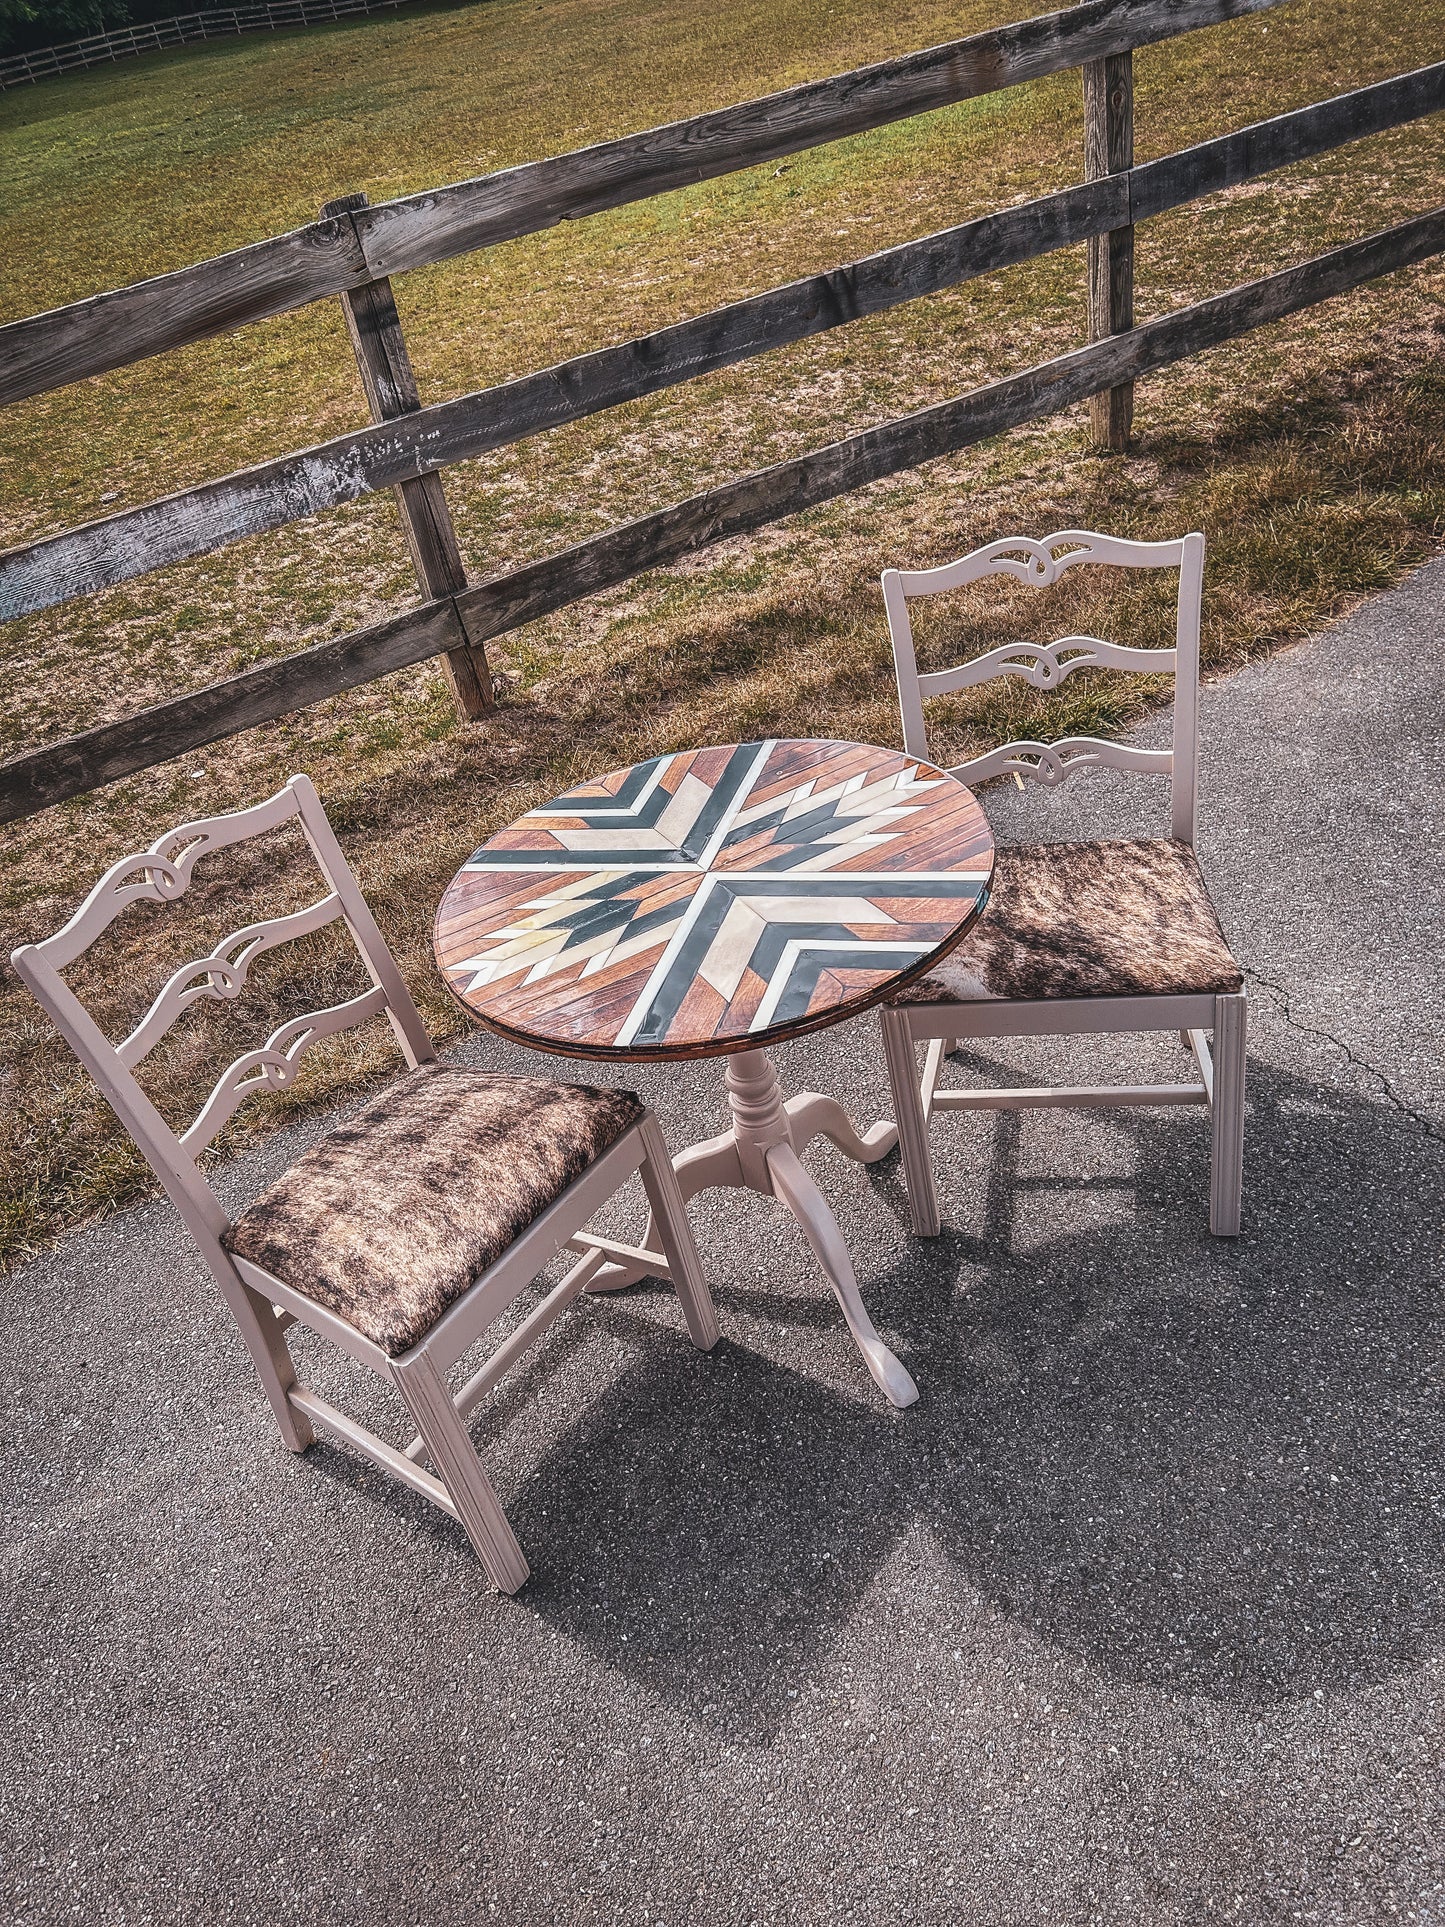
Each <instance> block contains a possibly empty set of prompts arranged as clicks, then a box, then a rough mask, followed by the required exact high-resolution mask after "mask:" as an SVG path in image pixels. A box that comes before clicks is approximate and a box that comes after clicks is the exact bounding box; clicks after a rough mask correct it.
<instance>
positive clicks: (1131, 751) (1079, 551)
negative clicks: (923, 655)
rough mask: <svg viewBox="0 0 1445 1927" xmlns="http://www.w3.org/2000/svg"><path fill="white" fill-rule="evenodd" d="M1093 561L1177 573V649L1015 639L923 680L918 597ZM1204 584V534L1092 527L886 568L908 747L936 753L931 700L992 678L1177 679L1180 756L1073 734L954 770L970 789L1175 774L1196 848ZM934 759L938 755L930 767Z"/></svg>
mask: <svg viewBox="0 0 1445 1927" xmlns="http://www.w3.org/2000/svg"><path fill="white" fill-rule="evenodd" d="M1082 562H1098V563H1106V564H1111V565H1113V566H1114V567H1116V568H1124V569H1177V570H1178V571H1179V601H1178V610H1177V616H1176V622H1175V641H1174V647H1173V648H1172V649H1137V648H1132V647H1128V646H1126V645H1124V644H1121V643H1116V642H1103V641H1101V640H1100V639H1099V638H1098V637H1097V636H1064V637H1062V638H1061V639H1060V640H1059V641H1058V642H1052V643H1046V644H1036V643H1031V642H1012V643H1004V644H1003V645H1001V646H1000V647H999V648H997V649H990V650H989V651H988V652H987V654H985V655H982V656H978V657H977V658H975V660H974V661H972V662H969V663H965V664H963V666H962V667H960V668H957V669H943V670H939V671H937V672H936V673H933V674H930V675H926V676H921V675H920V674H919V673H918V663H917V660H916V658H915V655H914V648H913V627H912V624H911V623H910V621H909V618H908V601H909V598H910V597H912V596H927V595H939V594H941V593H942V592H943V591H945V590H948V589H961V588H962V587H963V586H964V584H965V583H969V582H977V581H978V580H979V579H980V578H981V577H983V576H990V575H1009V576H1012V577H1013V578H1014V579H1015V580H1016V581H1018V582H1023V583H1026V584H1027V585H1028V586H1029V587H1030V588H1035V589H1042V588H1046V587H1048V585H1049V584H1050V583H1053V582H1057V581H1058V579H1059V577H1060V576H1061V575H1063V573H1064V571H1065V570H1066V569H1072V568H1077V567H1078V565H1079V564H1080V563H1082ZM1203 580H1204V537H1203V536H1202V535H1198V534H1194V535H1185V536H1181V537H1180V538H1179V539H1178V540H1177V541H1174V542H1125V541H1121V540H1120V539H1119V538H1118V537H1117V536H1112V535H1098V534H1095V533H1094V532H1093V531H1092V530H1089V529H1061V530H1060V531H1059V532H1058V533H1057V534H1056V535H1050V536H1047V537H1045V539H1044V540H1043V541H1042V542H1035V541H1032V540H1030V539H1029V538H1028V537H1026V536H1005V537H1004V538H1003V539H1002V540H1000V541H997V542H990V543H989V544H988V545H987V547H986V548H982V549H976V550H975V551H974V552H973V554H972V555H966V556H963V557H962V558H961V559H960V560H959V561H957V562H945V563H944V564H943V565H942V566H941V567H939V568H936V569H913V570H900V569H885V570H884V572H883V606H884V609H885V610H886V611H887V615H888V630H889V634H890V635H891V637H892V639H893V662H894V666H895V668H896V670H897V674H898V704H899V708H900V709H901V711H902V713H903V746H904V748H905V749H906V750H907V751H908V753H909V754H910V755H911V756H921V757H925V758H927V757H928V732H927V728H926V726H925V724H924V719H923V704H924V699H925V698H926V697H929V696H944V695H948V694H949V693H951V692H952V691H953V690H956V689H967V688H970V687H972V686H973V685H974V684H976V683H983V682H988V681H989V680H991V678H993V677H994V676H1019V677H1022V679H1023V680H1024V681H1025V682H1027V683H1029V684H1030V685H1031V686H1032V687H1033V688H1035V689H1057V688H1058V686H1059V684H1060V683H1061V682H1063V681H1064V679H1065V677H1066V676H1070V675H1072V674H1073V672H1074V671H1075V670H1076V669H1083V668H1085V667H1089V668H1102V669H1132V670H1136V671H1142V672H1144V673H1145V674H1147V675H1158V674H1160V673H1161V672H1172V673H1173V676H1174V735H1173V743H1172V746H1171V747H1170V748H1169V749H1137V748H1135V747H1134V746H1133V745H1132V744H1129V743H1112V742H1107V741H1105V740H1104V739H1102V738H1100V737H1097V736H1068V737H1065V738H1063V740H1062V741H1060V742H1056V743H1035V742H1026V741H1018V742H1012V743H1004V744H1002V745H1001V746H1000V747H999V748H998V749H994V750H990V751H989V752H988V753H987V754H986V755H983V756H976V757H975V758H974V759H973V760H972V761H971V762H968V763H960V764H959V765H958V766H957V767H956V768H955V769H953V770H952V771H951V772H950V774H951V775H953V776H956V777H958V779H959V780H960V782H963V783H979V782H982V781H984V779H985V778H987V777H990V776H1000V775H1005V774H1007V773H1008V772H1010V771H1015V772H1017V773H1018V774H1019V775H1020V776H1030V777H1033V778H1034V780H1035V781H1037V782H1040V783H1043V784H1045V785H1046V786H1047V787H1048V788H1050V789H1056V788H1057V787H1058V785H1059V784H1060V783H1062V782H1064V781H1065V780H1066V779H1067V778H1068V777H1070V776H1074V775H1077V774H1078V772H1079V771H1080V770H1085V769H1097V768H1099V767H1101V766H1103V767H1107V768H1109V769H1126V770H1148V771H1152V772H1154V773H1156V774H1167V775H1169V776H1170V777H1171V779H1172V781H1171V808H1170V834H1171V835H1172V836H1176V837H1181V838H1182V839H1183V840H1184V841H1185V842H1186V843H1193V841H1194V817H1195V798H1196V794H1197V788H1198V762H1199V608H1200V596H1201V591H1202V587H1203ZM929 760H931V758H930V759H929Z"/></svg>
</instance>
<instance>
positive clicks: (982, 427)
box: [0, 209, 1445, 822]
mask: <svg viewBox="0 0 1445 1927" xmlns="http://www.w3.org/2000/svg"><path fill="white" fill-rule="evenodd" d="M1442 251H1445V209H1438V210H1436V211H1435V212H1434V213H1432V214H1427V215H1422V216H1420V217H1419V218H1418V219H1416V220H1413V221H1406V222H1403V223H1401V225H1400V226H1398V227H1395V228H1388V229H1386V230H1384V232H1382V233H1380V234H1374V235H1370V236H1369V237H1367V238H1366V239H1365V240H1362V241H1355V242H1351V243H1350V244H1349V245H1348V246H1346V247H1342V248H1336V249H1334V250H1332V251H1331V252H1330V253H1328V254H1323V255H1318V256H1316V257H1315V258H1314V259H1313V260H1311V261H1306V262H1303V263H1301V264H1300V265H1299V266H1298V267H1294V268H1286V269H1283V270H1282V271H1281V272H1280V273H1278V274H1273V275H1268V276H1266V277H1265V278H1264V279H1263V280H1261V281H1251V282H1248V283H1246V284H1245V285H1244V286H1243V287H1240V288H1235V289H1232V290H1230V292H1229V293H1227V294H1222V295H1216V296H1214V297H1212V298H1211V299H1210V300H1208V301H1201V302H1196V303H1195V304H1194V305H1193V306H1191V307H1188V308H1184V309H1181V310H1180V311H1179V312H1178V313H1176V314H1172V315H1165V316H1163V317H1161V318H1160V319H1159V320H1157V321H1151V322H1146V323H1144V324H1143V326H1141V327H1138V328H1135V329H1133V330H1131V331H1130V333H1128V334H1126V335H1116V336H1113V337H1111V338H1110V339H1109V340H1107V341H1101V342H1096V343H1094V344H1093V345H1092V346H1090V347H1087V348H1079V349H1076V350H1074V352H1073V353H1071V354H1068V355H1061V356H1060V357H1058V359H1057V360H1054V361H1050V362H1043V363H1041V364H1040V365H1039V366H1037V367H1035V368H1030V369H1026V370H1024V371H1023V372H1022V373H1021V374H1018V375H1013V376H1010V377H1008V378H1007V379H1006V380H1004V381H1000V382H994V383H992V384H991V385H990V386H988V387H986V388H980V389H975V390H974V391H973V392H972V393H971V394H968V395H963V396H960V397H958V398H957V399H956V400H954V401H949V402H943V403H940V404H939V405H938V406H937V407H935V408H928V409H923V410H921V411H920V412H919V413H918V414H915V415H908V416H904V417H903V418H902V419H901V420H898V421H893V422H887V423H884V424H883V425H882V426H881V427H879V428H872V429H867V430H865V431H864V432H863V433H862V434H860V435H855V436H851V437H849V439H848V440H846V441H842V442H835V443H833V444H832V445H831V446H830V447H828V448H824V449H820V450H818V451H817V452H816V453H814V454H811V455H805V456H801V457H799V458H798V459H796V460H795V461H791V462H783V463H780V464H779V465H778V466H777V467H776V468H771V469H764V470H761V471H758V472H756V473H754V474H751V475H745V476H742V477H740V478H739V479H738V480H737V481H734V482H730V483H727V484H724V485H722V486H720V487H718V488H715V489H710V490H708V491H707V492H705V493H704V494H702V495H696V496H693V497H691V498H690V499H689V500H687V501H685V502H680V503H678V504H676V505H675V506H674V507H671V508H667V509H662V510H660V511H658V512H657V513H656V514H654V515H648V516H643V517H641V518H640V519H639V520H638V521H635V522H629V523H626V524H624V525H623V526H622V527H620V528H615V529H609V530H607V531H606V532H605V533H604V534H602V535H598V536H594V537H592V538H591V539H590V540H589V541H586V542H581V543H578V544H577V545H576V546H575V547H573V548H570V549H564V550H563V551H561V553H560V554H557V555H553V556H548V557H545V558H544V559H542V560H540V561H538V562H533V563H529V564H527V565H526V566H525V567H523V568H521V569H515V570H511V571H509V572H508V573H507V574H506V575H502V576H497V577H495V578H494V579H493V580H491V581H489V582H481V583H477V584H475V585H474V586H473V587H471V588H469V589H467V590H466V591H465V592H464V593H462V594H460V595H458V596H456V597H454V598H452V599H451V600H450V601H447V602H433V603H428V604H426V605H425V606H424V607H422V608H420V609H415V610H410V611H407V612H406V613H404V614H402V615H400V616H396V617H393V618H392V619H391V620H389V621H387V622H384V623H378V624H377V625H376V626H375V627H373V628H369V629H361V630H356V631H353V632H352V633H351V634H350V635H347V636H341V637H338V638H336V639H335V640H334V641H331V642H324V643H318V644H317V645H316V646H315V647H314V648H311V649H304V650H300V651H298V652H297V653H296V654H294V655H290V656H283V657H280V658H278V659H277V660H276V661H274V662H269V663H264V664H262V665H261V666H260V667H259V668H256V669H253V670H249V671H247V672H246V673H245V674H244V675H241V676H235V677H232V678H231V679H230V680H228V681H226V682H221V683H213V684H212V685H210V687H208V688H206V689H202V690H198V691H197V692H195V693H194V694H193V695H188V696H179V697H176V698H174V699H172V700H171V701H170V702H166V703H159V704H157V705H155V707H153V708H151V709H147V710H144V711H142V712H141V713H140V714H139V715H137V716H131V717H127V718H125V719H124V720H122V721H120V722H116V723H107V724H104V725H102V726H101V727H100V728H98V729H92V730H87V731H85V732H83V733H82V734H80V735H78V736H72V737H69V738H67V739H66V740H65V741H63V742H60V743H54V744H50V745H48V746H46V747H45V748H42V749H37V750H32V751H29V752H28V753H27V754H25V755H23V756H18V757H15V758H13V759H12V760H11V761H10V762H8V763H5V764H4V765H0V822H6V821H11V820H13V819H14V818H16V817H21V816H28V815H32V814H34V812H35V811H37V810H40V809H44V808H45V807H46V806H47V805H49V804H51V803H58V802H62V801H63V800H64V799H65V798H67V797H70V796H77V795H80V794H82V793H83V792H84V791H86V790H89V789H95V788H96V787H98V786H99V785H100V784H102V783H107V782H112V781H114V780H115V779H116V778H118V777H121V776H125V775H128V774H130V773H132V772H133V771H135V770H138V769H147V768H150V767H151V766H152V765H153V764H156V763H161V762H164V761H166V760H167V758H168V757H171V756H179V755H181V754H183V753H184V752H185V751H188V750H192V749H197V748H200V747H202V746H203V745H204V744H206V743H211V742H215V741H217V740H218V739H219V738H221V737H224V736H229V735H234V734H235V733H236V732H237V731H239V730H243V729H248V728H250V727H252V726H253V725H254V724H256V723H259V722H265V721H267V720H269V719H271V718H273V717H276V716H281V715H284V714H286V712H287V711H288V710H291V709H295V708H298V707H300V706H301V705H303V704H305V703H308V702H315V701H317V700H319V699H320V698H321V697H323V696H329V695H334V694H336V693H337V692H338V691H339V690H343V689H351V688H354V687H355V686H356V685H357V684H358V683H363V682H369V681H371V680H373V679H374V678H375V677H377V676H380V675H385V674H387V673H388V672H389V671H391V670H393V669H400V668H403V667H405V666H406V665H407V664H410V663H415V662H422V661H425V660H426V659H427V658H428V657H431V656H435V655H439V654H441V653H442V651H443V650H445V649H449V648H455V647H459V646H461V645H462V644H463V643H464V642H465V640H466V638H467V637H468V636H470V637H472V638H473V639H474V640H475V639H483V638H490V637H492V636H498V635H502V634H504V633H505V632H506V631H507V630H509V629H513V628H516V627H518V626H519V625H520V624H521V623H524V622H530V621H532V620H534V619H535V618H537V617H538V616H543V615H547V614H549V613H551V612H552V611H553V610H556V609H560V608H564V607H566V605H567V604H568V603H570V602H575V601H577V600H578V599H579V598H580V597H582V596H585V595H589V594H591V593H593V592H594V591H596V590H598V589H603V588H608V587H611V586H612V585H614V584H616V583H619V582H625V581H626V580H628V578H629V577H631V576H634V575H637V574H639V573H640V572H641V571H642V570H644V569H649V568H656V567H658V566H660V565H662V564H663V563H667V562H671V561H675V560H676V559H677V558H678V557H680V556H683V555H687V554H690V553H692V552H693V551H695V550H697V549H700V548H704V547H706V546H707V545H708V544H709V543H712V542H718V541H721V540H723V539H724V538H725V537H727V536H731V535H739V534H744V533H746V532H747V531H749V530H751V529H756V528H760V527H762V526H763V525H764V524H765V523H768V522H773V521H777V520H779V519H781V518H782V517H784V516H786V515H789V514H792V513H794V512H796V511H797V510H800V509H804V508H808V507H811V506H812V505H813V504H815V503H818V502H824V501H828V500H830V499H831V498H833V497H834V496H838V495H842V494H846V493H847V492H848V491H849V490H851V489H855V488H859V487H861V486H863V485H864V484H865V483H867V482H872V481H876V480H878V479H879V478H880V477H882V476H885V475H891V474H894V473H896V472H897V471H898V470H899V469H903V468H909V467H913V466H915V465H916V464H918V463H920V462H924V461H928V460H930V459H932V458H933V457H935V456H938V455H944V454H950V453H953V452H954V451H956V450H958V449H961V448H966V447H969V446H970V445H972V444H973V443H975V442H980V441H986V440H987V439H988V438H989V437H990V436H993V435H997V434H1000V433H1001V432H1002V431H1003V430H1005V429H1008V428H1012V427H1016V426H1018V425H1019V424H1020V423H1022V422H1026V421H1033V420H1036V419H1037V418H1038V417H1040V416H1044V415H1051V414H1055V413H1057V412H1058V411H1059V410H1060V409H1062V408H1067V407H1069V406H1071V405H1072V404H1074V403H1076V402H1079V401H1083V400H1086V399H1087V398H1088V397H1089V396H1090V395H1091V394H1097V393H1099V392H1100V391H1102V390H1103V389H1106V388H1111V387H1114V386H1116V385H1117V384H1118V383H1119V382H1120V381H1124V380H1134V379H1135V378H1137V377H1138V376H1139V375H1141V374H1145V373H1148V372H1149V371H1150V370H1152V369H1155V368H1162V367H1166V366H1168V365H1169V364H1170V363H1171V362H1175V361H1181V360H1183V359H1185V358H1186V357H1188V356H1190V355H1193V354H1198V353H1201V352H1203V351H1204V350H1205V349H1208V348H1211V347H1214V346H1217V345H1218V344H1219V343H1220V342H1224V341H1229V340H1232V339H1234V338H1235V337H1236V336H1238V335H1241V334H1244V333H1246V332H1247V331H1248V330H1249V329H1251V328H1257V327H1262V326H1264V325H1265V324H1266V323H1268V322H1271V321H1278V320H1281V319H1282V318H1284V317H1285V316H1287V315H1291V314H1295V313H1298V312H1299V310H1300V309H1302V308H1307V307H1311V306H1313V305H1314V304H1315V303H1316V302H1319V301H1324V300H1327V299H1329V298H1330V297H1331V296H1332V295H1336V294H1341V293H1343V292H1345V291H1346V290H1347V289H1350V288H1354V287H1358V286H1359V285H1360V284H1361V283H1362V282H1365V281H1369V280H1372V279H1374V278H1375V277H1377V276H1379V275H1382V274H1388V273H1391V272H1393V271H1394V270H1395V269H1398V268H1401V267H1405V266H1408V265H1410V264H1411V263H1413V262H1417V261H1424V260H1428V259H1430V258H1431V257H1432V256H1434V255H1436V254H1439V253H1441V252H1442ZM463 620H465V628H464V627H463Z"/></svg>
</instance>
